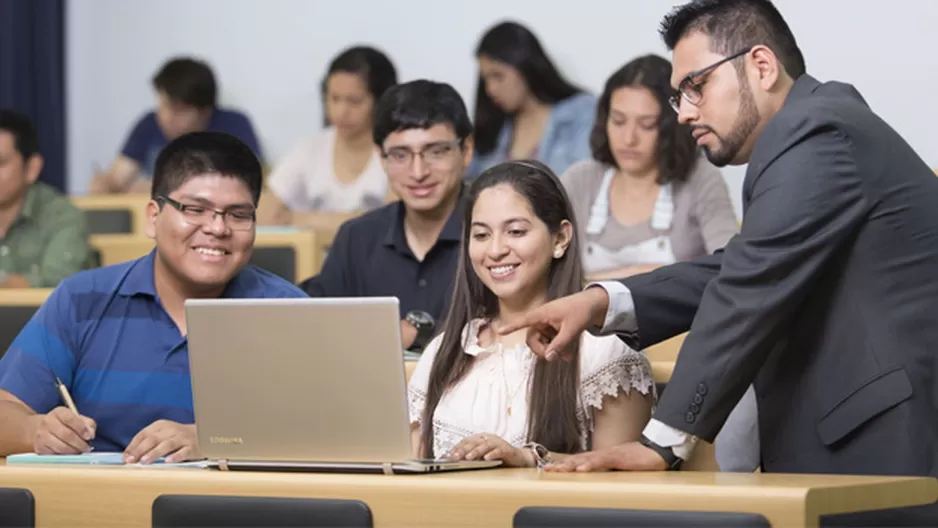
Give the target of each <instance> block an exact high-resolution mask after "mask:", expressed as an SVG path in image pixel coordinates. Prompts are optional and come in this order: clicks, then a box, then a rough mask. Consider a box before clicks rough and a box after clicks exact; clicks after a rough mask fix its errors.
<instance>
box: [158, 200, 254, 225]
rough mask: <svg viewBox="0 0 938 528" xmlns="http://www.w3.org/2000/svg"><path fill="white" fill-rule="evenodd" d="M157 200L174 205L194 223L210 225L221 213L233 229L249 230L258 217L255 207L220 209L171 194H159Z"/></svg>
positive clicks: (185, 217)
mask: <svg viewBox="0 0 938 528" xmlns="http://www.w3.org/2000/svg"><path fill="white" fill-rule="evenodd" d="M156 200H157V201H158V202H164V203H166V204H169V205H170V206H172V207H173V208H174V209H176V210H177V211H179V212H180V213H182V217H183V218H184V219H185V220H186V221H187V222H189V223H190V224H193V225H199V226H204V225H208V224H210V223H211V222H213V221H214V220H215V216H216V215H221V219H222V222H224V223H225V225H226V226H228V228H229V229H231V230H232V231H248V230H250V229H251V228H252V227H254V223H255V221H256V218H257V212H256V211H255V210H253V209H229V210H227V211H219V210H218V209H212V208H211V207H207V206H205V205H197V204H184V203H182V202H178V201H176V200H173V199H172V198H170V197H169V196H157V197H156Z"/></svg>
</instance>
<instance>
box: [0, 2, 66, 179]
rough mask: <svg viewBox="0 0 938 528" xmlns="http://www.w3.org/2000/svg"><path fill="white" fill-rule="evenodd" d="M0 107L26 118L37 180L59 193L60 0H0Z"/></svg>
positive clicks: (61, 166)
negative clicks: (35, 144) (34, 137)
mask: <svg viewBox="0 0 938 528" xmlns="http://www.w3.org/2000/svg"><path fill="white" fill-rule="evenodd" d="M0 108H12V109H14V110H16V111H19V112H22V113H24V114H26V115H28V116H29V117H30V118H32V120H33V122H34V123H35V124H36V128H37V130H38V132H39V144H40V149H41V150H42V154H43V156H44V157H45V160H46V163H45V168H43V171H42V175H41V176H40V179H41V180H42V181H44V182H46V183H48V184H50V185H52V186H54V187H57V188H58V189H60V190H62V191H63V192H64V191H65V190H66V181H67V179H66V173H65V172H66V170H65V166H66V163H65V162H66V158H65V155H66V150H65V147H66V145H65V0H0Z"/></svg>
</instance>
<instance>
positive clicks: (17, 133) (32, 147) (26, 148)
mask: <svg viewBox="0 0 938 528" xmlns="http://www.w3.org/2000/svg"><path fill="white" fill-rule="evenodd" d="M0 130H5V131H7V132H9V133H10V134H12V135H13V148H15V149H16V150H17V152H19V153H20V156H23V161H26V160H28V159H29V158H31V157H33V156H35V155H36V154H39V135H38V134H37V133H36V127H35V125H33V121H32V119H30V118H28V117H26V116H25V115H24V114H21V113H19V112H17V111H15V110H9V109H3V110H0Z"/></svg>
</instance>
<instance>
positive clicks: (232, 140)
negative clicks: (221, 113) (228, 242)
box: [150, 132, 263, 206]
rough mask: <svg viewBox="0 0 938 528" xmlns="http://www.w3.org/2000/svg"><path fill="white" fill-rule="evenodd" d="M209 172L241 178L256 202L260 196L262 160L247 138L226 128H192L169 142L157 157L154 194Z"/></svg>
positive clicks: (173, 189)
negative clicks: (206, 130) (198, 129)
mask: <svg viewBox="0 0 938 528" xmlns="http://www.w3.org/2000/svg"><path fill="white" fill-rule="evenodd" d="M209 173H215V174H221V175H224V176H228V177H230V178H235V179H237V180H241V181H242V182H244V184H245V185H247V186H248V189H250V191H251V197H252V198H253V199H254V205H255V206H256V205H257V203H258V201H259V200H260V197H261V188H262V186H263V183H262V179H263V175H262V173H261V163H260V161H258V160H257V156H255V155H254V152H253V151H251V148H250V147H248V146H247V145H245V144H244V142H242V141H241V140H240V139H238V138H236V137H234V136H232V135H229V134H225V133H223V132H191V133H189V134H184V135H182V136H179V137H178V138H176V139H174V140H173V141H172V142H170V143H169V144H168V145H166V147H165V148H163V150H162V151H160V154H159V156H157V157H156V166H155V168H154V170H153V187H152V189H151V191H150V197H151V198H152V199H154V200H156V199H157V198H159V197H161V196H167V195H169V194H170V193H172V192H173V191H175V190H176V189H178V188H179V187H181V186H182V185H184V184H185V183H186V182H187V181H189V180H190V179H192V178H194V177H196V176H201V175H203V174H209Z"/></svg>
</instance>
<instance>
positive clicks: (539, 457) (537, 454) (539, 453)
mask: <svg viewBox="0 0 938 528" xmlns="http://www.w3.org/2000/svg"><path fill="white" fill-rule="evenodd" d="M521 447H522V449H530V450H531V453H533V454H534V461H535V462H536V463H537V467H538V469H540V468H542V467H544V466H546V465H547V464H550V451H548V450H547V448H546V447H544V446H542V445H541V444H538V443H537V442H528V443H527V444H524V445H523V446H521Z"/></svg>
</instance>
